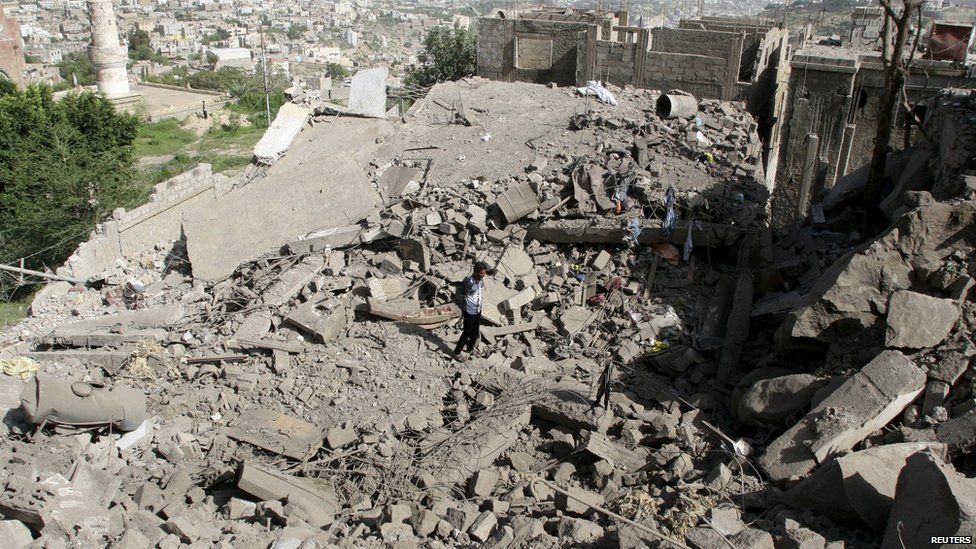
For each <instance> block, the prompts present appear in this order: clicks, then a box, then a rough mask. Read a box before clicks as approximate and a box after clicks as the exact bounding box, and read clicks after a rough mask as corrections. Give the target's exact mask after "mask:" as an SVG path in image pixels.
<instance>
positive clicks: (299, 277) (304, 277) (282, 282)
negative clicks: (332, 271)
mask: <svg viewBox="0 0 976 549" xmlns="http://www.w3.org/2000/svg"><path fill="white" fill-rule="evenodd" d="M324 266H325V259H324V258H322V256H318V255H313V256H310V257H306V258H305V259H303V260H302V261H301V263H298V264H297V265H295V266H293V267H291V268H289V269H287V270H286V271H285V272H283V273H281V276H279V277H278V280H276V281H275V282H274V283H273V284H272V285H271V286H269V287H268V289H266V290H265V291H264V292H262V293H261V301H263V302H264V304H265V305H270V306H272V307H281V306H282V305H284V304H286V303H288V302H289V301H291V300H292V299H294V297H295V296H297V295H298V294H299V292H301V291H302V289H303V288H305V287H306V286H308V285H309V284H310V283H311V282H312V280H313V279H314V278H315V277H316V276H318V274H319V273H321V272H322V268H323V267H324Z"/></svg>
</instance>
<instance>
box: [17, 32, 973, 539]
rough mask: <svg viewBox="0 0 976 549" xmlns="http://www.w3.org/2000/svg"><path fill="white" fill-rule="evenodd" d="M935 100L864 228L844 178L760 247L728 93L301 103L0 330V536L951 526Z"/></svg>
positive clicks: (748, 139) (931, 530)
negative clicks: (471, 333)
mask: <svg viewBox="0 0 976 549" xmlns="http://www.w3.org/2000/svg"><path fill="white" fill-rule="evenodd" d="M618 26H619V25H618ZM612 30H613V28H612V27H611V31H612ZM617 30H618V31H619V30H620V29H617ZM363 80H372V75H366V76H364V77H363ZM360 91H361V89H358V90H357V91H354V92H353V93H352V95H360ZM373 99H375V98H374V97H372V95H371V94H370V93H365V92H364V93H363V94H362V96H361V100H357V101H352V100H351V101H350V103H351V104H352V103H356V104H357V105H361V107H357V108H362V109H363V110H362V111H361V113H362V112H367V111H372V112H375V110H376V109H375V108H376V107H377V105H376V104H374V103H376V102H375V101H373ZM936 99H937V100H936V101H934V102H933V104H932V107H931V108H930V110H929V111H928V114H927V117H926V123H925V128H924V129H925V132H926V133H927V134H928V135H938V136H940V139H939V140H923V141H920V142H919V143H918V144H917V145H916V146H915V147H914V148H912V149H911V150H909V151H907V152H904V153H899V154H897V155H892V159H891V162H892V163H893V164H892V173H893V174H899V178H898V179H897V180H896V181H895V185H894V186H893V188H892V190H891V192H890V193H889V194H888V196H887V198H886V202H885V209H884V211H885V212H886V213H887V215H888V216H889V218H890V221H891V226H890V227H888V228H886V229H884V230H883V231H882V232H881V233H880V234H871V233H866V232H864V230H863V226H862V225H861V224H860V218H859V217H858V216H857V214H856V212H855V211H854V210H853V209H852V208H851V207H850V206H851V204H855V203H856V201H857V200H858V199H859V196H858V193H859V189H861V188H862V187H860V186H859V185H857V184H855V183H856V182H855V183H852V184H850V185H845V186H837V187H836V188H834V189H831V194H830V195H829V196H827V197H825V199H824V201H823V204H824V216H823V219H816V220H810V221H801V222H800V223H797V224H793V225H790V226H789V227H787V228H784V229H780V230H773V229H772V228H771V227H773V226H775V225H776V224H775V223H774V221H775V220H774V219H772V215H774V212H773V211H772V210H771V208H770V199H771V196H772V194H773V192H774V190H775V188H774V185H773V183H772V179H771V177H770V175H769V174H768V173H767V171H766V169H765V168H766V164H767V163H766V162H765V161H764V158H763V146H762V143H761V141H760V139H759V135H758V126H757V124H756V123H755V119H754V116H753V115H752V114H751V113H750V109H749V108H748V107H747V105H746V104H744V103H742V102H730V101H725V100H722V99H718V98H712V99H703V98H697V97H694V96H693V95H689V94H687V93H684V94H681V93H677V92H671V93H661V92H659V91H653V90H647V89H638V88H633V87H627V88H620V87H616V86H612V85H610V86H607V87H603V86H596V85H595V86H589V87H587V88H580V89H572V88H555V87H549V86H545V85H539V84H532V83H505V82H497V81H491V80H485V79H481V78H470V79H465V80H461V81H458V82H453V83H444V84H438V85H437V86H434V87H433V88H432V89H431V91H430V92H429V93H428V94H427V96H426V97H425V98H423V99H420V100H418V101H417V102H416V103H415V104H414V105H413V106H412V107H411V108H410V110H409V111H407V112H406V113H405V114H404V116H403V118H402V120H401V119H396V120H389V119H385V118H383V117H382V116H381V114H382V111H381V110H380V115H379V116H376V117H372V118H370V117H367V118H363V117H354V116H344V115H343V114H342V112H341V111H337V107H336V106H334V105H330V104H327V103H324V102H322V101H320V100H308V101H305V102H296V103H290V104H288V105H286V106H285V107H283V108H282V110H281V112H280V113H279V115H278V119H277V120H276V121H275V123H274V124H273V125H272V127H271V128H269V130H268V133H267V134H266V135H265V138H264V139H262V142H261V143H259V144H258V146H257V147H256V159H257V160H258V161H257V162H256V163H255V164H254V165H252V166H250V167H249V168H248V169H247V171H246V172H244V173H243V174H240V175H237V176H233V177H228V176H225V175H220V174H213V173H211V171H210V169H209V167H207V166H200V167H198V168H196V169H195V170H193V171H191V172H188V173H186V174H184V175H181V176H179V177H177V178H174V179H172V180H169V181H166V182H164V183H161V184H160V185H157V187H156V189H155V191H154V194H153V197H152V199H151V200H150V202H149V203H147V204H146V205H144V206H142V207H140V208H136V209H134V210H131V211H124V210H119V211H117V212H115V214H114V215H113V217H112V219H110V220H107V221H106V222H104V223H102V224H100V225H99V227H98V228H97V229H96V231H95V232H94V233H93V234H92V237H91V238H90V239H89V241H87V242H85V243H84V244H82V245H81V246H80V247H79V248H78V250H77V251H76V253H75V254H74V255H73V256H72V258H71V259H70V260H69V261H68V262H67V263H66V265H65V266H64V267H63V268H62V269H61V270H60V271H59V276H60V277H61V278H63V279H64V280H61V281H57V282H52V283H50V284H49V285H47V286H46V287H44V288H43V289H42V290H41V291H40V292H39V293H38V294H37V296H36V298H35V299H34V302H33V304H32V306H31V312H32V314H31V316H30V317H28V318H26V319H24V320H23V321H22V322H21V323H20V324H18V325H17V326H14V327H12V328H10V329H8V330H5V331H4V332H3V333H2V335H0V341H2V344H0V362H2V365H3V369H4V373H5V375H3V376H0V405H2V407H3V410H4V413H5V417H4V427H3V429H2V440H3V441H4V443H3V444H2V445H0V515H2V518H3V520H2V521H0V545H2V546H4V547H8V546H9V547H22V546H63V545H64V544H70V545H75V546H112V547H126V548H128V547H150V546H155V547H177V546H181V545H188V546H224V547H237V546H243V545H253V544H258V545H264V546H273V547H299V546H301V547H317V546H334V545H338V546H349V547H372V546H375V547H381V546H400V547H410V546H425V547H444V546H458V545H467V546H474V545H478V544H480V545H484V546H487V547H497V548H501V547H526V546H547V547H548V546H566V547H569V546H574V547H575V546H581V545H592V546H608V547H622V548H630V547H645V546H646V547H696V548H709V549H711V548H713V547H728V546H730V545H731V546H734V547H769V548H774V547H827V546H828V545H829V546H830V547H842V546H844V547H846V546H850V547H873V546H878V545H882V546H885V547H901V546H905V547H914V546H919V545H921V544H923V543H928V540H929V539H930V536H934V535H940V536H941V535H947V536H949V535H955V534H959V535H968V534H969V533H970V532H971V531H972V526H973V522H974V518H973V517H972V516H971V514H970V509H972V508H973V505H974V504H976V500H974V498H976V481H973V480H971V479H969V478H967V477H966V476H965V474H966V473H971V467H972V465H971V461H970V460H969V459H968V456H969V451H970V447H971V445H972V442H973V440H974V437H976V407H974V405H973V404H974V402H976V400H974V397H976V394H974V392H973V384H972V381H973V379H974V377H976V374H974V372H973V369H972V365H973V364H972V362H973V359H972V357H973V356H974V355H976V347H974V346H973V341H972V334H973V329H974V326H973V325H972V324H973V318H976V317H974V315H973V310H974V307H976V302H974V298H976V296H974V288H976V279H974V275H976V264H974V263H973V257H974V253H973V251H974V247H976V175H974V174H976V172H974V169H976V165H974V162H976V154H974V152H976V96H974V95H973V94H972V93H971V92H968V91H955V92H952V91H946V92H942V93H940V94H939V95H938V97H937V98H936ZM380 103H382V102H380ZM370 105H371V107H368V108H367V106H370ZM897 162H901V164H897V165H896V164H894V163H897ZM476 260H478V261H485V262H487V263H488V264H489V265H490V266H491V268H492V272H491V273H490V275H489V276H488V277H487V279H486V282H485V289H484V296H483V303H484V309H483V317H484V322H485V326H484V327H483V329H482V331H481V341H480V343H479V347H478V349H477V350H476V352H475V354H474V356H472V357H471V358H470V359H469V360H468V361H466V362H457V361H454V360H452V358H451V356H450V347H451V344H452V343H453V342H454V341H456V340H457V337H458V335H459V333H458V326H457V322H456V319H457V317H458V316H459V310H458V309H457V307H456V306H455V305H454V304H453V301H454V294H455V287H456V285H457V284H458V283H459V282H460V281H461V280H462V279H463V278H464V277H465V276H466V275H467V274H469V273H470V270H471V265H472V263H473V262H474V261H476ZM919 319H924V322H922V323H920V322H919ZM920 501H924V502H925V504H919V502H920Z"/></svg>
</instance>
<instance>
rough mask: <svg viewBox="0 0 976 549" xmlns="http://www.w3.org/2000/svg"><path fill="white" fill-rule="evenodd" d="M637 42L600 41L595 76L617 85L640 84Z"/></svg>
mask: <svg viewBox="0 0 976 549" xmlns="http://www.w3.org/2000/svg"><path fill="white" fill-rule="evenodd" d="M637 53H638V52H637V44H621V43H620V42H606V41H602V40H601V41H598V42H597V44H596V65H595V67H594V75H593V77H594V78H598V79H599V80H601V81H604V82H610V83H611V84H615V85H617V86H624V85H631V86H638V85H639V84H640V82H638V80H637V79H638V75H637Z"/></svg>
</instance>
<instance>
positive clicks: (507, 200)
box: [496, 183, 540, 223]
mask: <svg viewBox="0 0 976 549" xmlns="http://www.w3.org/2000/svg"><path fill="white" fill-rule="evenodd" d="M496 205H497V207H498V209H499V210H501V212H502V215H503V216H505V221H507V222H509V223H515V222H516V221H518V220H519V219H522V218H523V217H525V216H527V215H529V214H531V213H532V212H534V211H536V210H537V209H539V205H540V204H539V196H538V195H537V194H536V192H535V189H533V188H532V185H531V184H529V183H519V184H516V185H513V186H511V187H509V188H508V190H507V191H505V192H504V193H502V194H500V195H499V196H498V202H497V203H496Z"/></svg>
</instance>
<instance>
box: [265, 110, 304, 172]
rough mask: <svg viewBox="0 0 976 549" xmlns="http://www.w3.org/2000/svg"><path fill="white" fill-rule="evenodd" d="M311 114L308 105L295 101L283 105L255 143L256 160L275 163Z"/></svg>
mask: <svg viewBox="0 0 976 549" xmlns="http://www.w3.org/2000/svg"><path fill="white" fill-rule="evenodd" d="M311 115H312V112H311V111H310V110H309V109H308V108H307V107H303V106H301V105H297V104H295V103H285V104H284V105H282V106H281V108H280V109H278V114H277V116H275V119H274V122H272V123H271V126H269V127H268V129H267V130H265V132H264V135H263V136H262V137H261V140H260V141H258V142H257V144H256V145H254V160H255V161H256V162H257V163H258V164H263V165H265V166H269V165H271V164H274V163H275V161H277V160H278V159H279V158H281V157H282V155H284V154H285V151H287V150H288V147H290V146H291V142H292V141H294V140H295V137H297V136H298V134H299V133H300V132H301V131H302V128H303V127H304V126H305V123H306V122H308V118H309V116H311Z"/></svg>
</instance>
